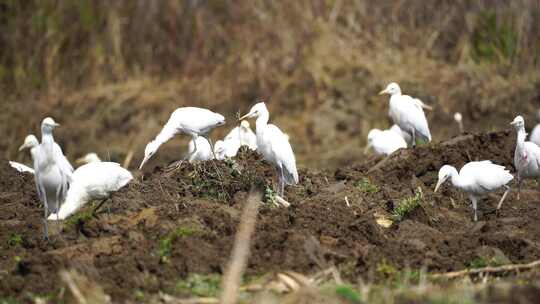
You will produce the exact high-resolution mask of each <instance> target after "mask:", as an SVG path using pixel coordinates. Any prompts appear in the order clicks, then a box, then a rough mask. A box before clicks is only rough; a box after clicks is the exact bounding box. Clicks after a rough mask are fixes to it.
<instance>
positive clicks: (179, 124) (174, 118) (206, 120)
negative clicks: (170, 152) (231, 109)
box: [139, 107, 225, 169]
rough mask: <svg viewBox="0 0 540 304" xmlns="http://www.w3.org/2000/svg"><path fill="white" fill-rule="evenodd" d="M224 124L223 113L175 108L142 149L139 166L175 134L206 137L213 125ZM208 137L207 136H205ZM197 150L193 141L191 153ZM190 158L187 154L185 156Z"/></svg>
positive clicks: (194, 108)
mask: <svg viewBox="0 0 540 304" xmlns="http://www.w3.org/2000/svg"><path fill="white" fill-rule="evenodd" d="M223 124H225V117H223V115H221V114H218V113H214V112H212V111H210V110H207V109H202V108H196V107H183V108H178V109H176V110H175V111H174V112H173V113H172V114H171V117H170V118H169V120H168V121H167V123H166V124H165V126H164V127H163V129H162V130H161V132H159V134H158V135H157V136H156V138H155V139H154V140H152V141H151V142H149V143H148V144H147V145H146V148H145V149H144V159H143V161H142V162H141V165H140V166H139V169H141V168H142V167H143V166H144V164H145V163H146V162H147V161H148V160H149V159H150V158H151V157H152V156H153V155H154V154H155V153H156V151H157V150H158V148H159V147H160V146H161V145H162V144H164V143H165V142H167V141H168V140H169V139H171V138H173V137H174V136H175V135H176V134H179V133H186V134H188V135H190V136H191V138H192V139H194V140H195V139H197V137H199V136H201V137H206V135H207V134H208V133H209V132H210V131H211V130H212V129H214V128H215V127H217V126H221V125H223ZM207 139H208V138H207ZM195 152H197V142H196V141H194V149H193V151H192V153H195ZM187 158H188V159H189V158H190V157H189V156H188V157H187Z"/></svg>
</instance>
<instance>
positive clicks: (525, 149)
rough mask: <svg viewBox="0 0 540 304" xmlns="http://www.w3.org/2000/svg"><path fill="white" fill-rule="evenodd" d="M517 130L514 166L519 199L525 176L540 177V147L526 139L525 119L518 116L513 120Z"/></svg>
mask: <svg viewBox="0 0 540 304" xmlns="http://www.w3.org/2000/svg"><path fill="white" fill-rule="evenodd" d="M510 124H512V125H513V126H514V127H515V129H516V132H517V140H516V150H515V152H514V167H516V171H517V182H518V199H519V195H520V192H521V184H522V182H523V179H525V178H537V177H540V147H538V146H537V145H536V144H535V143H532V142H530V141H525V138H526V137H527V133H526V132H525V120H524V119H523V117H521V116H517V117H516V118H514V121H512V122H511V123H510Z"/></svg>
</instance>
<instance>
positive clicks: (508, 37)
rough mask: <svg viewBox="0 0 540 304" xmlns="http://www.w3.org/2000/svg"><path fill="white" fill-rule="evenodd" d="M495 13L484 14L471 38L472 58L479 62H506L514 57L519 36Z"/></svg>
mask: <svg viewBox="0 0 540 304" xmlns="http://www.w3.org/2000/svg"><path fill="white" fill-rule="evenodd" d="M497 19H498V18H497V15H496V13H495V11H486V12H482V13H480V14H479V16H478V22H477V24H476V28H475V30H474V32H473V34H472V36H471V39H472V46H473V48H472V50H473V52H472V56H473V59H474V60H476V61H477V62H482V61H484V62H489V63H493V62H504V61H508V60H510V59H512V57H513V56H514V54H515V52H516V49H517V44H518V36H517V34H516V33H515V32H514V30H513V29H512V26H511V25H510V24H509V23H507V22H504V21H498V20H497Z"/></svg>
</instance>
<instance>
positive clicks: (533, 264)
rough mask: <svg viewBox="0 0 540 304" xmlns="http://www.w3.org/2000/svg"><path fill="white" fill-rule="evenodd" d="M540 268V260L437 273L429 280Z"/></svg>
mask: <svg viewBox="0 0 540 304" xmlns="http://www.w3.org/2000/svg"><path fill="white" fill-rule="evenodd" d="M538 266H540V260H536V261H534V262H531V263H528V264H510V265H503V266H498V267H491V266H488V267H482V268H473V269H465V270H459V271H452V272H447V273H436V274H431V275H429V278H431V279H438V278H445V279H453V278H457V277H461V276H466V275H469V274H480V273H497V272H506V271H517V270H524V269H531V268H534V267H538Z"/></svg>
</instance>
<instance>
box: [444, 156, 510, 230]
mask: <svg viewBox="0 0 540 304" xmlns="http://www.w3.org/2000/svg"><path fill="white" fill-rule="evenodd" d="M448 178H451V181H452V184H453V185H454V186H455V187H457V188H459V189H461V190H462V191H464V192H465V193H467V194H468V195H469V199H470V200H471V202H472V207H473V209H474V220H475V221H477V220H478V216H477V202H478V199H480V198H482V196H484V195H486V194H488V193H489V192H492V191H495V190H497V189H499V188H501V187H504V188H506V191H505V192H504V194H503V196H502V198H501V200H500V201H499V204H498V205H497V210H498V209H500V208H501V206H502V203H503V201H504V199H505V198H506V195H507V194H508V191H509V190H510V188H509V187H508V186H507V185H506V184H508V183H509V182H510V181H511V180H512V179H513V178H514V177H513V176H512V174H510V172H509V171H508V170H506V169H505V168H504V167H503V166H499V165H496V164H493V163H492V162H491V161H489V160H484V161H474V162H469V163H467V164H465V165H464V166H463V167H462V168H461V171H459V173H458V172H457V170H456V168H454V167H452V166H450V165H444V166H442V167H441V169H440V170H439V180H438V181H437V185H436V186H435V191H434V192H437V190H438V189H439V187H440V186H441V185H442V184H443V183H444V182H445V181H446V180H447V179H448Z"/></svg>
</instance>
